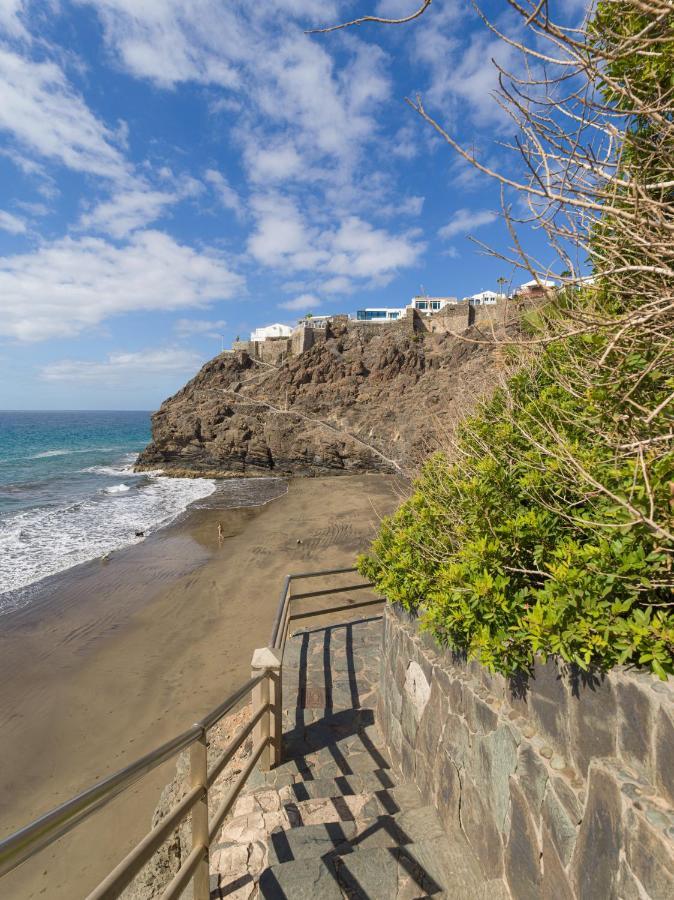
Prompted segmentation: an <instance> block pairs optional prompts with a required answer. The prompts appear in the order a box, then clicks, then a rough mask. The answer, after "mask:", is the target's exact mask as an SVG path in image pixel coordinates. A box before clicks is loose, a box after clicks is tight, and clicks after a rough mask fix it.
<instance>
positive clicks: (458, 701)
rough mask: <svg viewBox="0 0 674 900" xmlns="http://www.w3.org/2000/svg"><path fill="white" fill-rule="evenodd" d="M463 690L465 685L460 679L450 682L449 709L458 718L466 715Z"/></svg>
mask: <svg viewBox="0 0 674 900" xmlns="http://www.w3.org/2000/svg"><path fill="white" fill-rule="evenodd" d="M463 690H464V688H463V684H462V683H461V682H460V681H459V680H458V678H456V679H454V680H453V681H451V682H450V685H449V693H448V697H449V708H450V709H451V711H452V712H453V713H456V714H457V715H458V716H462V715H463V714H464V704H463Z"/></svg>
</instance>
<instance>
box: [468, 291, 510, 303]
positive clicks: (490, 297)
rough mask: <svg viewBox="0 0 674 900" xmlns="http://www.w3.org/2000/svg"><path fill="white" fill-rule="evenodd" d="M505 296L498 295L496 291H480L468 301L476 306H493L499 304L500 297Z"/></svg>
mask: <svg viewBox="0 0 674 900" xmlns="http://www.w3.org/2000/svg"><path fill="white" fill-rule="evenodd" d="M504 296H505V295H504V294H497V293H496V291H479V292H478V293H477V294H473V296H472V297H469V298H468V300H469V302H470V303H473V304H474V305H475V306H491V305H493V304H495V303H497V302H498V299H499V297H504Z"/></svg>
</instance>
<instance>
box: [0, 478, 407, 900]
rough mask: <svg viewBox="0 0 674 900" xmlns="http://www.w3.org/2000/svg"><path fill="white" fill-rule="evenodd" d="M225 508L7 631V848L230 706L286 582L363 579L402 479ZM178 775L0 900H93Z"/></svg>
mask: <svg viewBox="0 0 674 900" xmlns="http://www.w3.org/2000/svg"><path fill="white" fill-rule="evenodd" d="M214 498H215V499H214V500H213V508H207V509H196V510H193V511H191V512H190V513H188V514H187V515H186V516H185V517H183V518H182V519H181V520H180V521H179V522H177V523H175V524H173V525H171V526H169V527H168V528H166V529H164V530H163V531H161V532H158V533H157V534H156V535H153V536H151V537H150V538H148V539H147V540H146V541H144V542H142V543H140V544H138V545H136V546H134V547H131V548H129V549H127V550H124V551H120V552H117V553H114V554H112V556H111V557H110V559H109V560H96V561H93V562H91V563H87V564H85V565H82V566H79V567H77V568H76V569H73V570H70V571H69V572H66V573H64V574H63V575H60V576H56V577H54V578H52V579H50V580H49V581H48V582H47V583H46V584H45V587H44V588H43V589H42V590H41V591H39V592H38V593H37V595H36V597H35V600H34V602H33V603H32V604H31V605H29V606H26V607H24V608H23V609H20V610H17V611H15V612H12V613H9V614H7V615H4V616H2V617H0V725H1V729H0V758H1V759H2V767H1V769H0V835H2V836H5V835H7V834H8V833H10V832H12V831H13V830H14V829H16V828H18V827H20V826H21V825H24V824H26V823H27V822H29V821H31V820H32V819H34V818H35V817H36V816H38V815H40V814H42V813H44V812H46V811H47V810H49V809H50V808H52V807H53V806H55V805H56V804H58V803H59V802H62V801H64V800H66V799H68V797H70V796H71V795H73V794H74V793H76V792H77V791H79V790H82V789H84V788H86V787H88V786H89V785H90V784H91V783H93V782H94V781H95V780H96V778H97V777H101V776H105V775H107V774H110V773H111V772H114V771H115V770H116V769H118V768H120V767H121V766H123V765H125V764H127V763H129V762H131V761H132V760H133V759H135V758H136V757H138V756H140V755H141V754H143V753H145V752H147V751H149V750H151V749H152V748H153V747H155V746H156V745H158V744H160V743H161V742H162V741H164V740H166V739H167V738H169V737H171V736H172V735H173V734H175V733H176V732H178V731H180V730H182V729H183V728H185V727H187V726H189V725H190V724H191V723H192V722H193V721H195V720H196V719H197V718H199V716H201V715H203V714H204V713H205V712H206V711H207V710H208V709H209V708H211V707H212V706H214V705H215V704H216V703H218V702H219V701H220V700H222V699H223V698H224V697H225V696H226V695H227V694H228V692H230V691H231V690H232V689H233V688H235V687H236V686H237V685H238V684H239V683H240V682H241V681H243V680H245V678H247V677H248V674H249V664H250V658H251V655H252V651H253V650H254V649H255V647H256V646H261V645H265V644H266V642H267V640H268V638H269V632H270V629H271V624H272V620H273V616H274V612H275V610H276V606H277V603H278V596H279V593H280V589H281V585H282V580H283V577H284V576H285V575H286V574H287V573H288V572H292V571H302V570H311V569H322V568H331V567H336V566H343V565H344V566H346V565H350V564H352V562H353V560H354V558H355V555H356V554H357V553H358V552H359V551H361V550H363V549H365V547H366V546H367V544H368V541H369V540H370V538H371V537H372V536H373V534H374V532H375V530H376V527H377V521H378V518H379V517H380V516H381V515H384V514H386V513H388V512H390V511H391V510H392V509H393V508H394V507H395V506H396V505H397V495H396V482H395V479H393V478H391V477H389V476H374V475H372V476H354V477H341V478H314V479H299V480H294V481H291V482H290V483H289V485H288V491H287V493H286V494H285V495H283V496H281V497H279V498H277V499H275V500H272V501H271V502H269V503H267V504H266V505H265V506H262V507H248V508H244V509H228V510H222V509H218V508H217V495H214ZM218 522H221V523H222V526H223V532H224V539H223V540H222V541H219V540H218V528H217V524H218ZM172 772H173V766H172V765H167V766H165V767H164V768H163V770H160V771H158V772H156V773H153V775H151V776H149V777H148V778H147V779H145V780H144V781H142V782H141V783H140V784H139V785H138V786H137V787H136V788H135V789H134V790H133V791H132V792H129V794H127V795H124V797H123V798H121V799H118V800H116V801H115V802H114V803H113V804H112V805H111V806H110V807H108V808H107V809H106V810H104V811H103V812H102V813H99V814H98V815H96V816H94V817H93V818H92V819H90V820H88V821H87V822H86V823H84V824H83V825H82V826H80V827H79V828H78V829H77V830H76V831H75V832H74V833H73V834H72V835H69V836H68V837H66V838H64V839H62V840H61V841H60V842H59V843H58V844H56V845H54V846H53V847H52V848H50V849H49V850H47V851H44V852H43V853H42V854H40V855H39V856H38V857H36V858H35V859H34V860H33V861H29V862H27V863H25V864H24V865H23V866H22V867H20V868H19V869H18V870H16V871H15V872H13V873H11V874H10V875H9V876H7V877H6V878H5V879H4V880H3V881H2V889H1V890H0V894H1V895H2V897H3V898H8V900H9V898H11V900H14V898H17V900H29V898H37V897H41V896H48V897H49V898H50V900H66V898H68V900H74V898H78V897H84V896H86V894H87V893H88V891H89V890H91V889H92V888H93V887H94V886H95V885H96V884H97V882H98V881H99V880H100V878H101V877H103V875H104V874H105V873H106V872H107V871H108V870H109V869H110V868H112V867H113V865H114V864H115V862H116V861H118V860H119V859H120V858H121V857H122V856H123V855H124V853H125V852H126V851H127V850H128V849H129V848H130V846H132V844H133V843H134V842H135V841H136V840H137V839H138V838H139V837H141V836H142V835H143V834H144V833H145V832H146V831H147V829H148V826H149V823H150V819H151V815H152V811H153V809H154V807H155V805H156V802H157V799H158V797H159V793H160V791H161V788H162V786H163V785H164V784H165V783H166V782H167V781H168V780H169V779H170V778H171V776H172Z"/></svg>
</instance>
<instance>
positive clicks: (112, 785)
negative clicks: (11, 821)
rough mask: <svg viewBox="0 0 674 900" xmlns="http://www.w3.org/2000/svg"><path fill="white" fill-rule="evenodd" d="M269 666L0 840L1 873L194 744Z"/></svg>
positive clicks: (47, 844) (256, 681)
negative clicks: (187, 724)
mask: <svg viewBox="0 0 674 900" xmlns="http://www.w3.org/2000/svg"><path fill="white" fill-rule="evenodd" d="M267 675H268V670H265V671H263V672H260V674H259V675H256V676H255V677H254V678H250V679H249V680H248V681H247V682H246V683H245V684H243V685H242V686H241V687H240V688H238V689H237V690H236V691H234V693H233V694H230V696H229V697H228V698H227V699H226V700H225V701H224V702H223V703H220V704H219V705H218V706H216V707H215V709H213V710H211V712H209V713H208V714H207V715H206V716H204V717H203V719H200V720H199V721H198V722H197V723H195V724H194V725H193V726H192V727H191V728H188V729H187V731H183V733H182V734H179V735H178V736H177V737H175V738H172V739H171V740H170V741H166V743H164V744H161V746H159V747H157V748H156V749H154V750H151V751H150V752H149V753H147V754H145V756H142V757H141V758H140V759H137V760H136V761H135V762H132V763H131V764H130V765H128V766H125V767H124V768H123V769H120V770H119V771H118V772H115V773H114V774H113V775H110V776H108V778H105V779H104V780H103V781H100V782H99V783H98V784H94V785H92V787H90V788H88V789H87V790H85V791H82V793H80V794H78V795H77V796H76V797H73V798H72V799H71V800H67V801H66V802H65V803H62V804H61V805H60V806H57V807H56V808H55V809H52V810H50V812H48V813H45V815H43V816H40V818H38V819H36V820H35V821H34V822H31V823H30V824H29V825H26V826H25V827H24V828H21V829H20V830H19V831H16V832H15V833H14V834H11V835H10V836H9V837H7V838H5V839H4V840H3V841H0V877H2V876H3V875H6V874H7V873H8V872H11V871H12V869H15V868H16V867H17V866H18V865H20V864H21V863H22V862H24V861H25V860H26V859H28V858H29V857H31V856H33V855H34V854H35V853H37V852H38V851H39V850H43V849H44V848H45V847H48V846H49V845H50V844H53V843H54V841H56V840H58V839H59V838H60V837H63V835H65V834H67V833H68V832H69V831H71V830H72V829H73V828H74V827H75V826H76V825H79V823H80V822H82V821H84V819H87V818H88V817H89V816H90V815H92V814H93V813H94V812H96V811H97V810H99V809H101V808H102V807H104V806H107V804H108V803H110V801H111V800H113V799H114V798H115V797H116V796H117V795H118V794H120V793H121V792H122V791H124V790H126V789H127V788H128V787H131V785H133V784H135V782H136V781H138V780H139V779H140V778H142V777H143V776H144V775H147V774H148V773H149V772H151V771H152V770H153V769H156V768H157V766H160V765H161V764H162V763H164V762H166V761H167V760H169V759H171V758H172V757H174V756H176V755H177V754H178V753H180V752H181V751H182V750H186V749H187V748H188V747H189V746H191V745H192V744H193V743H194V742H195V741H196V740H197V739H198V738H199V737H200V736H201V735H202V734H203V733H204V731H207V730H208V729H209V728H211V727H212V726H213V725H215V724H216V722H218V721H219V720H220V719H221V718H222V717H223V716H224V715H226V714H227V713H228V712H229V711H230V710H231V709H232V708H233V707H234V706H236V704H237V703H238V702H239V700H241V699H242V697H244V696H245V695H246V694H248V693H249V692H250V691H251V690H252V689H253V688H254V687H255V686H256V685H257V684H259V683H260V681H262V679H263V678H266V677H267Z"/></svg>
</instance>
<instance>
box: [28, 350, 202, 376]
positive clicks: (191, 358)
mask: <svg viewBox="0 0 674 900" xmlns="http://www.w3.org/2000/svg"><path fill="white" fill-rule="evenodd" d="M203 363H204V360H203V358H202V357H201V356H200V355H199V354H198V353H194V352H193V351H191V350H185V349H182V348H180V347H165V348H159V349H157V348H154V349H149V350H142V351H140V352H137V353H129V352H118V353H111V354H109V356H108V357H107V359H105V360H104V361H102V362H100V361H95V360H72V359H64V360H60V361H59V362H54V363H49V365H46V366H43V367H42V369H41V370H40V376H41V378H43V379H44V380H45V381H72V382H76V383H81V382H83V381H86V382H100V383H101V384H105V385H109V384H110V383H113V384H114V383H118V382H124V383H128V382H129V381H131V380H133V379H134V378H138V377H146V376H152V375H184V374H193V373H194V372H196V371H197V370H198V369H199V368H200V367H201V366H202V365H203Z"/></svg>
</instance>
